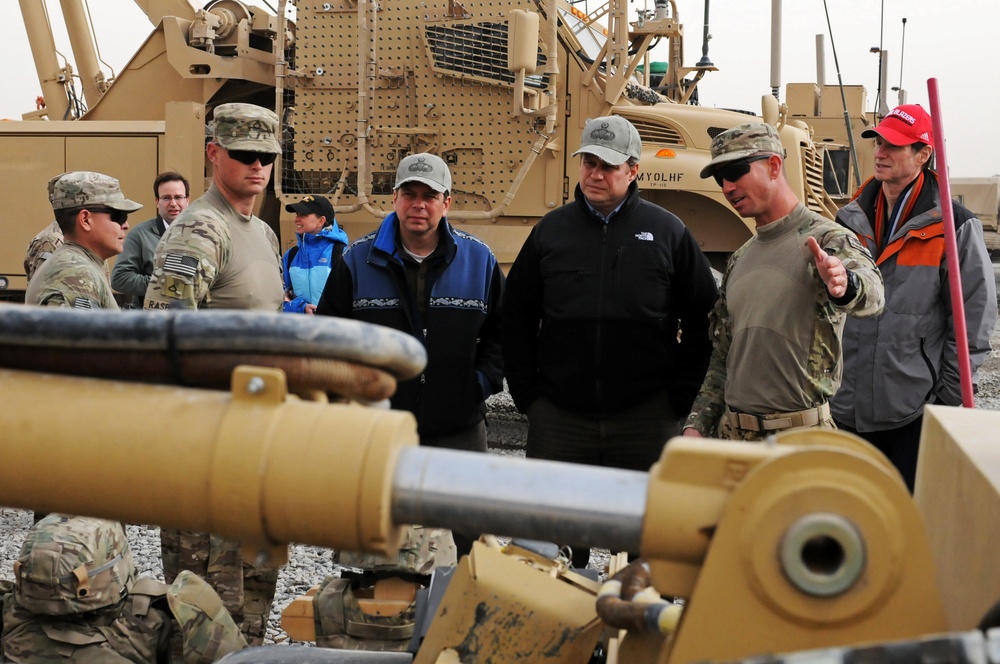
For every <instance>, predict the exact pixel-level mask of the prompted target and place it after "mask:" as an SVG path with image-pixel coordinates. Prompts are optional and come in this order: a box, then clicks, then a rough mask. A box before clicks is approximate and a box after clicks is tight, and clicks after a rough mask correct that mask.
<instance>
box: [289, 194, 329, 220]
mask: <svg viewBox="0 0 1000 664" xmlns="http://www.w3.org/2000/svg"><path fill="white" fill-rule="evenodd" d="M285 210H287V211H288V212H294V213H296V214H317V215H319V216H321V217H326V223H328V224H332V223H333V218H334V214H333V206H332V205H330V201H328V200H326V199H325V198H324V197H322V196H312V195H310V196H306V197H305V198H303V199H302V200H301V201H299V202H298V203H290V204H288V205H286V206H285Z"/></svg>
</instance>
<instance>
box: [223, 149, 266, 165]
mask: <svg viewBox="0 0 1000 664" xmlns="http://www.w3.org/2000/svg"><path fill="white" fill-rule="evenodd" d="M227 152H229V156H230V157H231V158H233V159H235V160H236V161H238V162H240V163H241V164H246V165H247V166H253V163H254V162H255V161H259V162H260V165H261V166H270V165H271V164H273V163H274V160H275V159H277V158H278V155H276V154H274V153H273V152H252V151H250V150H227Z"/></svg>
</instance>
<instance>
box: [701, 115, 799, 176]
mask: <svg viewBox="0 0 1000 664" xmlns="http://www.w3.org/2000/svg"><path fill="white" fill-rule="evenodd" d="M761 153H764V154H766V153H771V154H776V155H778V156H780V157H782V158H784V156H785V148H784V147H783V146H782V145H781V137H780V136H779V135H778V130H777V129H775V128H774V127H773V126H772V125H769V124H767V123H766V122H747V123H745V124H741V125H737V126H735V127H733V128H732V129H730V130H728V131H724V132H722V133H721V134H719V135H718V136H716V137H715V138H714V139H713V140H712V161H710V162H708V166H706V167H705V168H703V169H701V177H702V178H710V177H712V174H713V173H715V171H716V170H717V169H718V168H719V166H722V165H725V164H728V163H731V162H734V161H740V160H741V159H746V158H747V157H752V156H754V155H755V154H761Z"/></svg>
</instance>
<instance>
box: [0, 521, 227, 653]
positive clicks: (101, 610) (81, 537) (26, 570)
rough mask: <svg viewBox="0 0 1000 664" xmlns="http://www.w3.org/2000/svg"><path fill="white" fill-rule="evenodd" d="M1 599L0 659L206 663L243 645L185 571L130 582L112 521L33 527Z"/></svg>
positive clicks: (210, 595) (204, 588) (128, 562)
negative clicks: (165, 578)
mask: <svg viewBox="0 0 1000 664" xmlns="http://www.w3.org/2000/svg"><path fill="white" fill-rule="evenodd" d="M14 576H15V581H14V590H13V592H10V593H8V594H6V595H5V596H4V597H2V602H0V604H2V606H3V633H2V636H0V647H2V654H3V659H4V661H10V662H39V661H64V660H65V661H72V662H82V663H86V662H95V663H96V662H100V663H102V664H103V663H105V662H169V661H172V660H171V657H170V652H169V643H170V641H171V637H172V636H176V637H177V640H178V641H179V642H180V644H179V648H178V649H177V650H178V655H179V656H178V657H177V658H175V659H174V660H173V661H178V662H179V661H181V658H183V661H184V662H188V663H191V662H199V663H204V664H208V663H209V662H214V661H215V660H216V659H218V658H220V657H222V656H223V655H225V654H227V653H230V652H234V651H236V650H240V649H242V648H245V647H246V641H245V640H244V639H243V637H242V635H241V634H240V633H239V630H238V629H237V628H236V625H235V623H233V621H232V618H230V617H229V614H228V613H227V612H226V611H225V609H224V608H223V606H222V601H221V600H220V599H219V597H218V596H217V595H215V593H214V592H212V589H211V588H209V587H208V585H207V584H206V583H205V582H204V581H203V580H201V579H200V578H198V577H197V576H195V575H193V574H190V573H185V574H182V575H181V576H180V577H178V579H177V581H176V582H175V583H174V584H173V585H172V586H170V587H167V586H166V585H165V584H163V583H160V582H158V581H156V580H154V579H151V578H145V579H138V580H137V579H136V578H135V569H134V567H133V566H132V554H131V552H130V550H129V545H128V540H127V538H126V536H125V531H124V530H123V528H122V526H121V524H120V523H118V522H115V521H105V520H102V519H93V518H87V517H73V516H66V515H62V514H50V515H48V516H47V517H45V518H44V519H42V520H41V521H40V522H38V523H37V524H35V526H33V527H32V529H31V531H30V532H29V533H28V536H27V538H26V539H25V541H24V544H23V545H22V547H21V554H20V556H19V558H18V560H17V562H16V563H14Z"/></svg>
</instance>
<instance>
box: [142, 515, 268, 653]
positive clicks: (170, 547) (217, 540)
mask: <svg viewBox="0 0 1000 664" xmlns="http://www.w3.org/2000/svg"><path fill="white" fill-rule="evenodd" d="M160 548H161V551H162V555H163V577H164V580H165V581H166V582H167V583H173V581H174V579H175V578H176V577H177V574H179V573H180V571H181V570H190V571H192V572H194V573H195V574H197V575H198V576H200V577H201V578H203V579H205V581H207V582H208V584H209V585H210V586H212V588H213V589H214V590H215V592H216V593H218V595H219V597H221V598H222V603H223V605H224V606H225V607H226V610H227V611H229V614H230V615H231V616H232V617H233V621H234V622H236V624H237V625H238V626H239V628H240V631H241V632H242V633H243V636H244V637H245V638H246V640H247V643H248V644H250V645H251V646H259V645H262V644H263V643H264V635H265V634H266V632H267V620H268V617H269V616H270V613H271V605H272V604H273V603H274V592H275V588H276V586H277V584H278V568H276V567H269V566H267V565H262V566H257V565H253V564H251V563H249V562H247V561H244V560H243V556H242V554H241V552H240V543H239V542H237V541H235V540H227V539H225V538H224V537H220V536H218V535H211V534H209V533H195V532H189V531H185V530H181V531H177V530H168V529H161V530H160Z"/></svg>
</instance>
